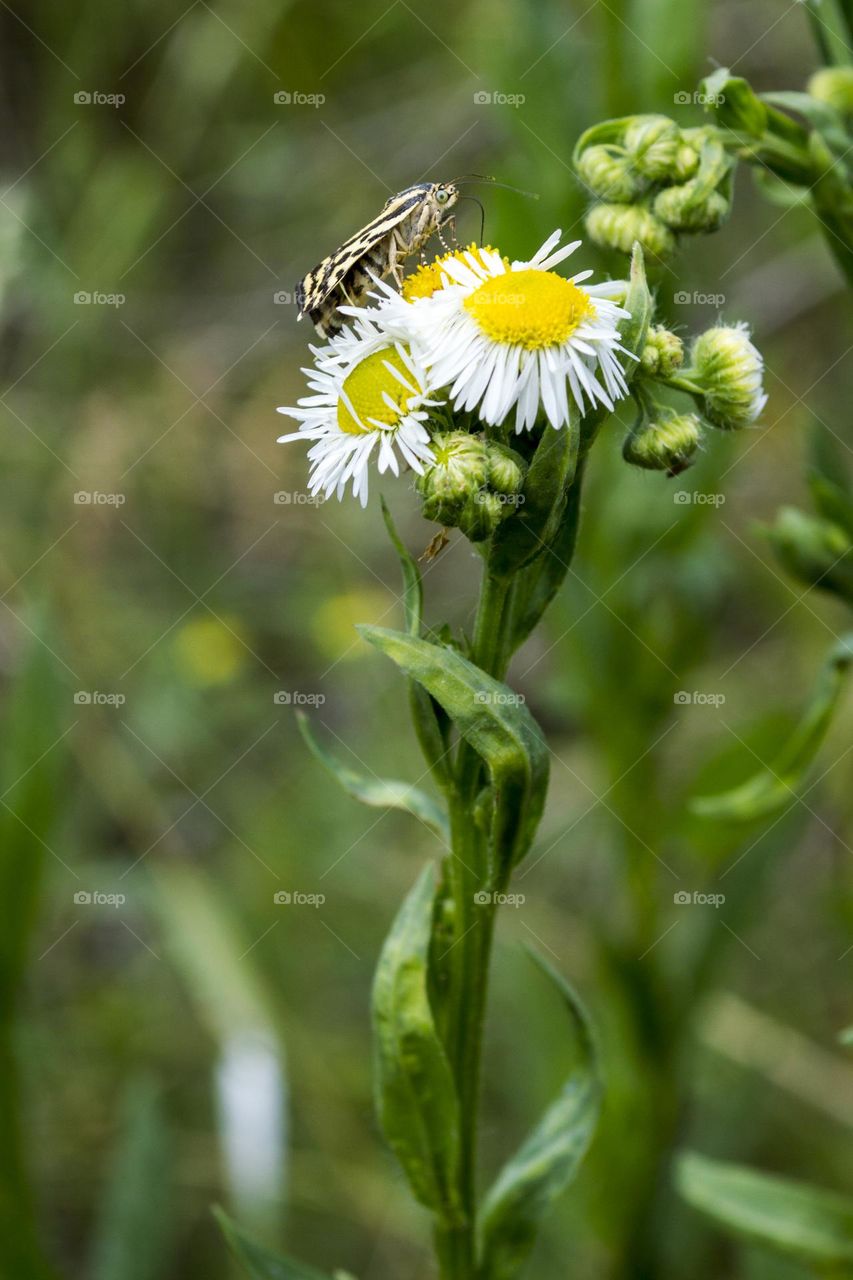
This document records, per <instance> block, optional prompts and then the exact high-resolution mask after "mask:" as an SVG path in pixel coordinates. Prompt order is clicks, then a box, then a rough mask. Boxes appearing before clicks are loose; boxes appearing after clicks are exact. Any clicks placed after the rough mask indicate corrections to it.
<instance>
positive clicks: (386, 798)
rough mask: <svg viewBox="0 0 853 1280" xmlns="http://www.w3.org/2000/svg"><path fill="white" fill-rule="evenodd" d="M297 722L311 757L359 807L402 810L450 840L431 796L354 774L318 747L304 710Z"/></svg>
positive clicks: (394, 781)
mask: <svg viewBox="0 0 853 1280" xmlns="http://www.w3.org/2000/svg"><path fill="white" fill-rule="evenodd" d="M296 720H297V723H298V725H299V728H300V731H301V733H302V737H303V738H304V739H305V741H306V743H307V744H308V747H309V749H310V750H311V752H312V754H313V755H314V756H316V758H317V759H318V760H319V761H320V764H322V765H323V767H324V768H325V769H327V770H328V772H329V773H330V774H331V775H332V777H333V778H334V779H335V780H336V782H339V783H340V785H341V786H342V787H343V789H344V791H346V792H347V794H348V795H351V796H354V798H355V799H356V800H360V801H361V803H362V804H367V805H370V806H371V807H372V808H374V809H402V810H403V811H404V812H406V813H411V814H413V815H414V817H416V818H419V819H420V820H421V822H425V823H426V824H427V826H429V827H432V829H433V831H435V832H437V833H438V835H440V836H441V838H442V839H443V840H446V841H449V839H450V828H449V825H448V822H447V818H446V817H445V815H444V813H443V812H442V811H441V809H440V808H439V806H438V805H437V804H436V802H435V801H434V800H433V799H432V797H431V796H428V795H426V794H425V793H424V792H423V791H419V790H418V788H417V787H413V786H410V784H409V783H408V782H400V781H398V780H397V779H396V778H368V777H366V776H365V775H364V774H362V773H356V771H355V770H354V769H350V768H348V766H347V765H345V764H342V763H341V762H340V760H336V759H335V757H334V756H333V755H331V754H330V752H328V751H326V750H325V749H324V748H323V747H321V746H320V744H319V742H318V741H317V739H316V738H315V737H314V735H313V733H312V732H311V723H310V721H309V719H308V716H306V715H305V713H304V712H303V711H297V713H296Z"/></svg>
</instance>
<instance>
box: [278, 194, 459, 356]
mask: <svg viewBox="0 0 853 1280" xmlns="http://www.w3.org/2000/svg"><path fill="white" fill-rule="evenodd" d="M458 199H459V191H458V190H457V188H456V186H455V184H454V183H452V182H417V183H415V184H414V186H411V187H406V188H405V190H404V191H400V192H398V193H397V195H395V196H391V198H390V200H387V201H386V202H385V204H384V206H383V208H382V211H381V213H380V214H379V215H378V216H377V217H375V218H374V219H373V221H372V222H368V224H367V226H366V227H362V229H361V231H357V232H356V233H355V235H354V236H350V238H349V240H345V241H344V243H343V244H342V245H341V247H340V249H337V250H336V251H335V252H334V253H333V254H330V255H329V257H328V258H324V259H323V261H322V262H321V263H320V264H319V265H318V266H316V267H315V268H314V270H313V271H309V272H308V274H307V276H305V278H304V279H303V280H300V282H299V284H298V285H297V286H296V302H297V305H298V307H299V315H298V317H297V319H299V320H301V319H302V317H303V316H306V315H307V316H309V317H310V319H311V321H312V322H313V324H314V327H315V328H316V330H317V332H318V333H319V334H321V335H322V336H323V337H324V338H332V337H334V336H335V334H337V333H340V331H341V329H342V328H343V321H342V320H341V319H340V317H339V316H338V314H337V311H338V308H339V307H340V306H343V305H344V304H346V303H350V304H351V305H353V306H354V305H356V304H357V303H358V302H360V301H361V299H362V298H363V296H364V294H365V292H366V290H367V288H368V285H369V284H370V282H371V280H370V276H371V273H372V274H373V275H374V276H376V277H378V278H379V279H380V280H381V279H383V278H384V277H385V276H387V275H393V277H394V280H395V282H396V284H397V285H398V287H399V285H400V284H401V283H402V278H403V263H404V261H405V259H406V258H408V257H409V255H410V254H413V253H417V252H418V251H419V250H420V249H421V248H422V247H423V246H424V245H425V244H426V242H427V240H429V238H430V236H431V235H432V234H433V233H434V232H436V231H437V232H438V233H439V235H440V234H441V227H442V226H443V224H444V223H445V222H446V221H448V219H449V214H450V210H451V209H452V208H453V206H454V205H455V204H456V201H457V200H458Z"/></svg>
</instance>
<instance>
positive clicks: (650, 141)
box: [624, 116, 681, 182]
mask: <svg viewBox="0 0 853 1280" xmlns="http://www.w3.org/2000/svg"><path fill="white" fill-rule="evenodd" d="M624 141H625V147H626V149H627V151H628V152H629V154H630V155H631V158H632V160H633V162H634V165H635V166H636V168H637V169H638V170H639V172H640V173H641V174H643V176H644V177H646V178H651V179H652V181H654V182H663V181H665V180H666V179H667V178H669V177H670V176H671V175H672V172H673V168H674V166H675V164H676V161H677V158H678V152H679V149H680V146H681V133H680V131H679V128H678V125H677V124H676V123H675V121H674V120H670V119H669V117H668V116H635V117H634V118H633V120H632V121H631V123H630V124H629V125H628V128H627V129H626V130H625V139H624Z"/></svg>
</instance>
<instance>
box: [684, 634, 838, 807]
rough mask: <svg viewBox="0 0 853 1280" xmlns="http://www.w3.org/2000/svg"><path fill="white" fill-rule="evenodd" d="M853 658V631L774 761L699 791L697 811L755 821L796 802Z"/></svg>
mask: <svg viewBox="0 0 853 1280" xmlns="http://www.w3.org/2000/svg"><path fill="white" fill-rule="evenodd" d="M851 663H853V633H851V634H850V635H847V636H845V637H844V638H843V639H842V640H841V641H839V643H838V644H837V645H835V647H834V648H833V649H832V651H831V653H830V655H829V658H828V659H827V661H826V663H825V664H824V668H823V671H822V672H821V674H820V678H819V680H818V683H817V687H816V689H815V691H814V694H813V695H812V700H811V703H810V704H809V706H808V708H807V710H806V712H805V715H804V716H803V718H802V720H801V721H800V723H799V724H798V725H797V728H796V729H795V730H794V732H793V734H792V735H791V737H790V739H789V741H788V743H787V744H786V746H785V748H784V750H783V751H782V753H781V754H780V755H779V756H777V757H776V759H775V760H774V761H773V763H772V764H771V765H770V767H769V768H766V769H761V770H759V772H758V773H756V774H754V775H753V777H751V778H750V779H749V780H748V781H747V782H744V783H742V784H741V785H740V786H739V787H734V788H733V789H732V790H730V791H723V792H721V793H720V794H719V795H712V796H697V797H696V799H695V800H693V801H692V802H691V805H690V808H691V809H692V810H693V812H694V813H695V814H698V815H699V816H700V817H703V818H713V819H715V820H718V821H721V822H751V821H753V820H755V819H757V818H766V817H768V816H770V815H772V814H774V813H776V812H778V810H780V809H783V808H785V807H787V806H788V805H790V804H792V803H793V802H794V800H795V799H796V792H797V788H798V787H799V786H801V785H802V783H803V782H804V781H805V778H806V776H807V774H808V771H809V767H810V766H811V764H812V761H813V760H814V758H815V756H816V755H817V752H818V750H819V748H820V746H821V743H822V742H823V740H824V738H825V737H826V734H827V730H828V729H829V726H830V724H831V723H832V718H833V716H834V714H835V710H836V707H837V706H838V701H839V698H840V696H841V692H842V689H843V687H844V681H845V677H846V675H847V672H848V671H849V669H850V665H851Z"/></svg>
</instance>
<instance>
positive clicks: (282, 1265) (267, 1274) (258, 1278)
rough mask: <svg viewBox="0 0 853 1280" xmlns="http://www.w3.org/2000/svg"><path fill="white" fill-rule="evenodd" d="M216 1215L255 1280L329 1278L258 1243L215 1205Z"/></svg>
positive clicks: (323, 1279) (227, 1237) (232, 1248)
mask: <svg viewBox="0 0 853 1280" xmlns="http://www.w3.org/2000/svg"><path fill="white" fill-rule="evenodd" d="M213 1214H214V1217H215V1218H216V1220H217V1222H218V1223H219V1225H220V1227H221V1228H222V1233H223V1235H224V1236H225V1239H226V1240H227V1241H228V1246H229V1248H230V1250H231V1252H232V1253H233V1255H234V1257H235V1258H236V1259H237V1261H238V1262H239V1263H240V1264H241V1266H242V1267H243V1270H244V1271H245V1273H246V1275H247V1276H250V1277H251V1280H329V1277H328V1276H327V1275H326V1274H325V1273H324V1272H322V1271H316V1270H315V1269H314V1267H306V1266H304V1265H303V1264H302V1263H301V1262H294V1261H293V1259H292V1258H282V1257H281V1256H280V1255H279V1254H276V1253H272V1252H271V1251H270V1250H269V1249H267V1248H266V1247H265V1246H264V1245H262V1244H258V1242H257V1241H256V1240H252V1239H251V1238H250V1237H249V1236H247V1235H246V1233H245V1232H244V1231H241V1230H240V1228H239V1227H238V1226H237V1224H236V1223H235V1222H232V1220H231V1219H230V1218H229V1217H228V1215H227V1214H226V1213H224V1212H223V1210H222V1209H219V1208H215V1209H214V1210H213Z"/></svg>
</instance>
